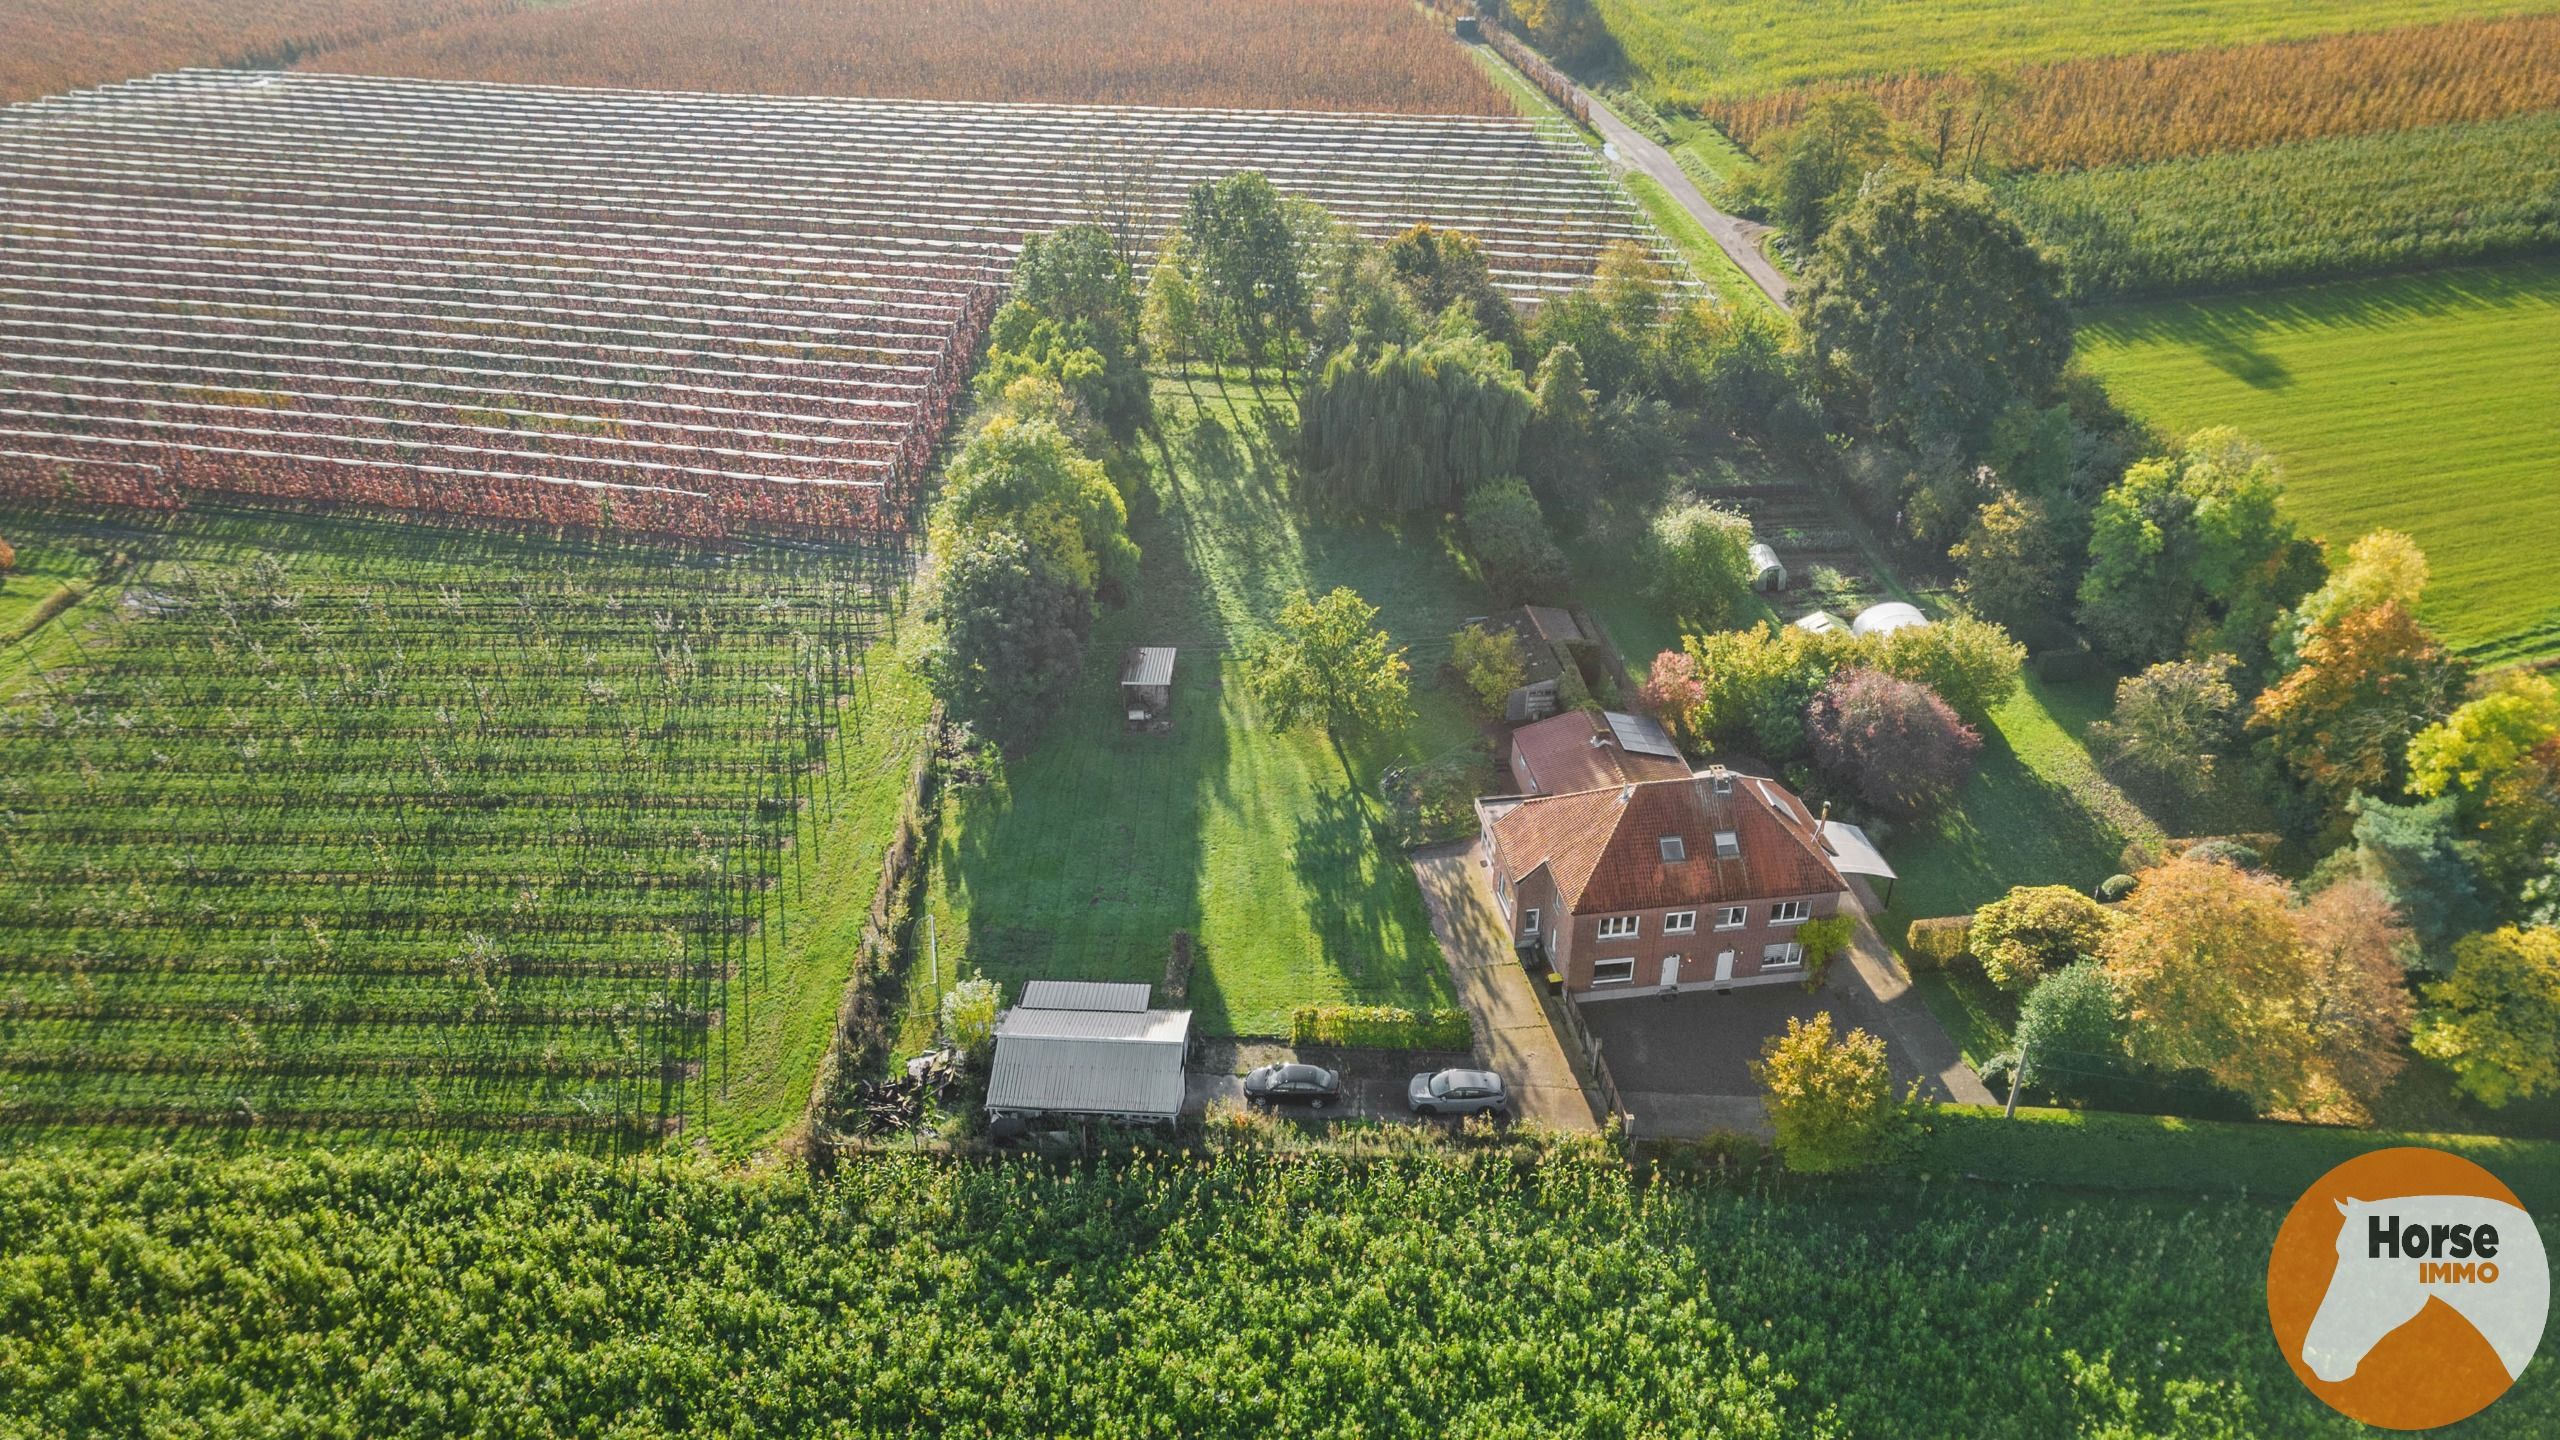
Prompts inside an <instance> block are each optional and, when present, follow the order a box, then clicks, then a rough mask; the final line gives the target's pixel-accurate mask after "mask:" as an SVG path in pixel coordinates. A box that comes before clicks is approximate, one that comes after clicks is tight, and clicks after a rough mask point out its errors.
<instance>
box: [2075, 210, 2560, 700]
mask: <svg viewBox="0 0 2560 1440" xmlns="http://www.w3.org/2000/svg"><path fill="white" fill-rule="evenodd" d="M2079 346H2080V353H2081V356H2082V359H2083V362H2084V363H2085V364H2087V365H2088V366H2089V368H2090V369H2092V370H2094V371H2095V372H2097V374H2098V375H2100V376H2101V377H2103V378H2104V379H2105V381H2106V383H2107V387H2108V390H2109V391H2110V393H2112V394H2113V395H2114V396H2115V397H2116V399H2117V401H2118V402H2119V403H2120V404H2122V405H2124V406H2125V407H2126V408H2127V409H2129V410H2130V411H2132V412H2133V413H2135V414H2137V415H2139V416H2141V417H2142V418H2143V419H2144V420H2146V421H2148V422H2149V423H2151V424H2152V425H2154V426H2156V427H2158V428H2159V429H2161V430H2163V431H2166V432H2169V433H2172V434H2175V433H2182V432H2185V431H2188V430H2192V429H2195V428H2197V427H2199V426H2204V425H2235V426H2237V427H2239V428H2240V430H2241V431H2242V432H2243V433H2245V434H2247V435H2249V436H2250V437H2252V438H2254V439H2256V440H2257V441H2258V442H2260V443H2261V444H2264V445H2266V446H2267V447H2269V448H2270V449H2272V450H2273V451H2274V452H2275V453H2276V455H2277V456H2278V458H2279V459H2280V460H2281V461H2282V462H2283V466H2284V480H2285V497H2286V501H2287V503H2288V504H2289V505H2290V506H2291V507H2292V508H2293V511H2294V513H2295V514H2296V515H2297V516H2299V517H2300V518H2301V520H2302V522H2303V524H2304V526H2305V527H2306V528H2307V529H2308V530H2309V531H2310V532H2311V533H2313V534H2315V535H2317V536H2319V537H2320V538H2321V539H2323V540H2325V541H2326V542H2327V543H2329V544H2330V545H2332V546H2341V545H2344V544H2346V543H2348V542H2349V541H2352V540H2354V539H2355V538H2356V537H2358V536H2360V535H2362V534H2364V533H2365V532H2367V531H2370V530H2376V529H2385V528H2388V529H2398V530H2405V531H2407V532H2408V533H2409V534H2411V535H2413V536H2415V537H2416V539H2417V541H2418V543H2419V545H2421V546H2422V547H2424V549H2425V550H2426V552H2427V558H2428V560H2429V561H2430V562H2431V563H2432V565H2433V567H2434V568H2433V575H2434V579H2433V582H2432V584H2431V585H2430V586H2429V588H2428V592H2427V598H2426V601H2425V604H2424V606H2423V613H2424V615H2425V618H2426V619H2427V620H2428V621H2430V622H2431V623H2433V624H2434V625H2436V626H2437V627H2438V628H2439V629H2441V630H2442V631H2443V633H2444V635H2445V636H2446V638H2447V639H2448V640H2449V641H2450V642H2451V643H2453V644H2455V645H2457V646H2459V647H2460V648H2461V649H2462V650H2463V651H2464V652H2465V653H2467V654H2469V655H2471V656H2473V657H2474V658H2476V659H2479V660H2481V661H2483V662H2488V663H2500V662H2506V661H2517V660H2532V659H2538V658H2542V657H2546V656H2550V655H2554V654H2560V579H2555V572H2554V569H2553V563H2552V557H2553V555H2554V554H2560V261H2553V260H2537V261H2530V262H2518V263H2512V264H2505V265H2496V266H2482V267H2477V268H2471V269H2457V270H2444V271H2438V272H2434V273H2430V274H2423V275H2412V276H2401V277H2390V278H2382V279H2373V280H2361V281H2347V282H2338V283H2332V284H2326V285H2317V286H2307V287H2302V288H2298V289H2289V290H2276V291H2269V292H2264V293H2259V294H2250V295H2233V296H2226V297H2221V298H2216V299H2200V300H2183V301H2172V302H2164V303H2158V304H2149V305H2139V306H2128V307H2122V308H2114V309H2105V310H2099V311H2095V312H2092V313H2091V314H2089V315H2088V316H2087V317H2086V318H2085V321H2084V324H2083V326H2082V328H2081V331H2080V336H2079Z"/></svg>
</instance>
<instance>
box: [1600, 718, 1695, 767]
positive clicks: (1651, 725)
mask: <svg viewBox="0 0 2560 1440" xmlns="http://www.w3.org/2000/svg"><path fill="white" fill-rule="evenodd" d="M1605 713H1606V714H1607V716H1608V718H1609V733H1610V734H1612V735H1614V736H1616V737H1617V738H1618V748H1619V749H1621V750H1624V751H1627V752H1628V753H1630V754H1634V755H1664V756H1668V757H1670V758H1671V759H1674V760H1677V759H1679V758H1680V747H1679V746H1677V745H1674V744H1672V743H1671V732H1670V731H1668V730H1665V729H1663V728H1662V722H1661V721H1659V720H1656V719H1654V718H1653V717H1652V716H1650V715H1627V714H1622V713H1620V712H1619V711H1616V710H1611V711H1607V712H1605Z"/></svg>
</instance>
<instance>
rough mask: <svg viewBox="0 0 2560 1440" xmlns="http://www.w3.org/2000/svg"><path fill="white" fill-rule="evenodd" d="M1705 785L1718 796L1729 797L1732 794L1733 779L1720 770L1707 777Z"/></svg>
mask: <svg viewBox="0 0 2560 1440" xmlns="http://www.w3.org/2000/svg"><path fill="white" fill-rule="evenodd" d="M1707 784H1708V786H1709V787H1710V788H1712V789H1713V790H1714V791H1715V792H1716V793H1717V794H1719V795H1730V794H1732V793H1733V777H1732V776H1731V775H1728V774H1726V773H1724V772H1723V771H1721V770H1719V771H1717V772H1716V773H1715V774H1714V775H1713V776H1711V777H1709V779H1708V781H1707Z"/></svg>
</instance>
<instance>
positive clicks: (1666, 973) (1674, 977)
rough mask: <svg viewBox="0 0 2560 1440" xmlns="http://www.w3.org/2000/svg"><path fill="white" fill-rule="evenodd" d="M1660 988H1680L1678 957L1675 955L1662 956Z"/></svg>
mask: <svg viewBox="0 0 2560 1440" xmlns="http://www.w3.org/2000/svg"><path fill="white" fill-rule="evenodd" d="M1662 988H1663V989H1665V990H1676V989H1678V988H1680V957H1679V956H1677V955H1665V956H1663V957H1662Z"/></svg>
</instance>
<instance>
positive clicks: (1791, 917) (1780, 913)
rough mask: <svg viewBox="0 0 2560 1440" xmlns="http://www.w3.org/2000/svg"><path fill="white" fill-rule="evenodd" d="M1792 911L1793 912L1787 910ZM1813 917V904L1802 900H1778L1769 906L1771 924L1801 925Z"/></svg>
mask: <svg viewBox="0 0 2560 1440" xmlns="http://www.w3.org/2000/svg"><path fill="white" fill-rule="evenodd" d="M1789 911H1794V912H1795V913H1794V914H1789V913H1787V912H1789ZM1812 918H1813V906H1812V905H1810V904H1808V903H1806V902H1805V901H1802V900H1780V901H1778V902H1776V903H1775V904H1773V905H1771V906H1770V907H1769V923H1770V924H1772V925H1801V924H1803V923H1804V922H1806V921H1807V920H1810V919H1812Z"/></svg>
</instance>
